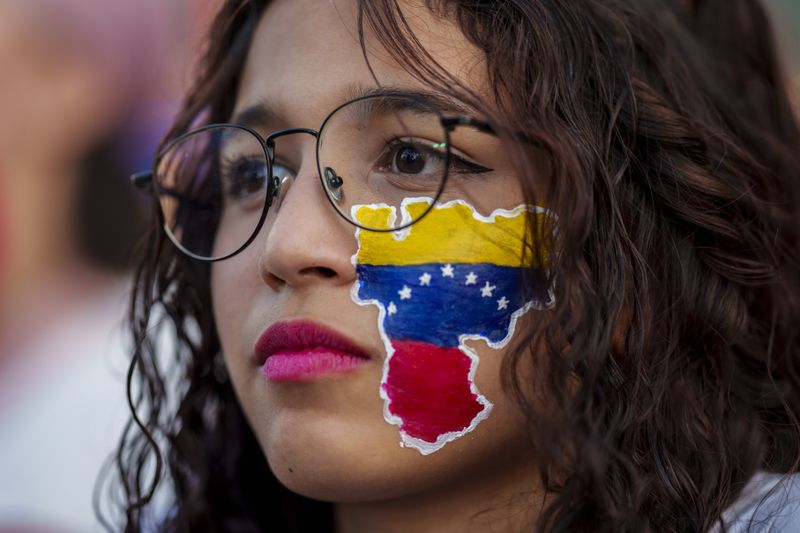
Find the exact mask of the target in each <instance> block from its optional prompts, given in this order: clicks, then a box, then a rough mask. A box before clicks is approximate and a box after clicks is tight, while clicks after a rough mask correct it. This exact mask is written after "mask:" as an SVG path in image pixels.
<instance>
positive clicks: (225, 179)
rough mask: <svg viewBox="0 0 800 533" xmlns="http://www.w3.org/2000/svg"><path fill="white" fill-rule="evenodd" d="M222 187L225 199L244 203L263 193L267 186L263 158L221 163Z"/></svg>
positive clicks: (238, 159) (239, 159)
mask: <svg viewBox="0 0 800 533" xmlns="http://www.w3.org/2000/svg"><path fill="white" fill-rule="evenodd" d="M221 166H222V171H221V173H222V187H223V191H224V194H225V197H226V198H228V199H231V200H234V201H237V202H239V201H244V200H246V199H247V198H250V197H252V196H253V195H254V194H256V193H259V192H261V191H263V189H264V188H265V187H266V184H267V165H266V164H265V163H264V159H263V158H246V157H241V158H237V159H233V160H226V161H223V162H222V165H221Z"/></svg>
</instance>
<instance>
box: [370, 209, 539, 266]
mask: <svg viewBox="0 0 800 533" xmlns="http://www.w3.org/2000/svg"><path fill="white" fill-rule="evenodd" d="M428 205H430V202H429V201H426V200H425V199H421V200H417V201H410V202H408V203H404V205H403V206H402V207H401V210H407V212H408V215H409V216H410V217H411V218H412V219H413V218H417V217H418V216H419V215H420V214H421V213H422V212H424V211H425V210H426V209H427V207H428ZM394 211H395V210H394V208H393V207H388V206H371V205H363V206H356V207H355V208H354V215H355V218H356V219H357V220H358V221H359V222H361V223H362V224H364V225H365V226H369V227H373V228H378V229H380V228H390V227H392V226H396V225H399V224H393V223H392V222H393V221H394V220H395V217H396V214H395V212H394ZM545 213H546V211H545V209H543V208H541V207H537V206H525V205H520V206H518V207H517V208H515V209H511V210H507V209H498V210H496V211H494V212H493V213H492V214H491V215H489V216H488V217H484V216H482V215H480V214H478V213H477V212H476V211H475V209H474V208H473V207H472V206H471V205H469V204H467V203H466V202H463V201H460V200H455V201H452V202H447V203H445V204H437V205H436V206H434V208H433V210H432V211H431V212H430V213H428V214H427V215H425V217H424V218H423V219H422V220H420V221H419V222H417V223H416V224H414V225H413V226H411V227H410V228H407V229H405V230H402V231H400V232H391V233H377V232H373V231H363V230H362V231H359V235H358V239H359V244H360V246H359V250H358V254H357V257H356V261H357V262H358V263H359V264H367V265H369V264H372V265H383V264H392V265H421V264H426V263H493V264H495V265H501V266H513V267H519V266H522V265H523V260H522V257H523V245H524V243H525V242H526V241H525V235H526V232H529V229H528V228H529V226H530V222H531V221H530V219H529V218H528V217H531V216H535V217H538V219H539V220H538V222H539V225H538V226H537V227H542V221H543V218H544V215H545ZM539 242H542V241H541V240H540V241H539ZM527 243H528V244H530V243H531V239H530V238H528V240H527ZM528 255H530V254H528ZM527 263H528V264H527V265H526V266H535V265H530V261H527Z"/></svg>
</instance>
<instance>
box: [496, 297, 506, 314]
mask: <svg viewBox="0 0 800 533" xmlns="http://www.w3.org/2000/svg"><path fill="white" fill-rule="evenodd" d="M507 308H508V300H507V299H506V297H505V296H503V297H502V298H500V299H499V300H497V310H498V311H500V310H501V309H507Z"/></svg>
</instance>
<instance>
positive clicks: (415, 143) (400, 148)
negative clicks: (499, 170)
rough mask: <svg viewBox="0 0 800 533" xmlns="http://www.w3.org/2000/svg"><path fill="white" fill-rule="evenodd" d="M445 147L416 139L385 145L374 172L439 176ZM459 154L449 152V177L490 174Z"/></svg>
mask: <svg viewBox="0 0 800 533" xmlns="http://www.w3.org/2000/svg"><path fill="white" fill-rule="evenodd" d="M445 150H446V146H445V144H444V143H435V142H432V141H426V140H421V139H420V140H418V139H396V140H394V141H391V142H389V143H388V144H387V145H386V148H385V149H384V152H383V155H382V156H381V157H380V159H379V166H378V170H379V171H380V172H383V173H387V174H391V175H395V176H398V175H405V176H418V177H421V176H429V177H436V178H438V177H439V176H442V175H443V174H444V171H445V159H446V151H445ZM491 171H492V169H491V168H487V167H484V166H482V165H479V164H477V163H474V162H472V161H469V160H468V159H467V158H466V157H464V156H461V155H460V154H459V153H457V152H455V151H454V150H451V152H450V159H449V162H448V172H449V173H450V174H483V173H485V172H491Z"/></svg>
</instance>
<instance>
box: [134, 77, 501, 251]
mask: <svg viewBox="0 0 800 533" xmlns="http://www.w3.org/2000/svg"><path fill="white" fill-rule="evenodd" d="M391 97H395V98H406V99H409V100H416V101H418V102H419V103H420V104H421V105H424V106H426V107H428V108H430V109H431V110H432V111H433V112H435V113H436V115H437V118H438V119H439V123H440V124H441V125H442V129H443V131H444V142H445V154H444V175H443V176H442V181H441V183H440V184H439V189H438V190H437V191H436V195H435V196H434V198H433V201H432V202H431V203H430V205H429V206H428V208H427V209H426V210H425V211H424V212H423V213H422V214H421V215H420V216H419V218H417V219H415V220H412V221H411V222H408V223H407V224H404V225H402V226H400V227H397V228H384V229H378V228H369V227H366V226H362V225H361V224H358V223H357V222H355V221H354V220H352V219H350V218H349V217H348V216H347V215H346V214H345V213H343V212H342V211H341V209H339V207H338V206H337V205H336V203H335V201H334V198H332V196H331V195H332V193H331V191H330V189H329V186H328V185H326V184H325V178H326V172H324V169H322V168H321V166H320V148H321V147H320V138H321V134H322V132H323V131H324V129H325V125H326V124H327V123H328V122H329V121H330V120H331V118H332V117H333V116H334V115H335V114H336V113H337V112H338V111H339V110H341V109H342V108H344V107H347V106H349V105H352V104H354V103H357V102H361V101H364V100H370V99H385V98H391ZM458 126H468V127H472V128H475V129H477V130H478V131H481V132H483V133H489V134H492V135H495V130H494V129H493V128H492V126H490V125H489V124H488V123H487V122H484V121H482V120H479V119H476V118H473V117H469V116H465V115H451V116H445V115H443V114H442V113H441V112H440V111H439V110H438V109H437V108H436V106H434V105H433V104H431V103H430V102H429V101H427V100H426V99H424V98H421V97H419V96H417V95H409V94H404V93H398V92H391V93H386V94H377V95H376V94H371V95H367V96H360V97H358V98H353V99H351V100H347V101H345V102H343V103H341V104H339V105H337V106H336V107H335V108H334V109H333V110H332V111H331V112H330V113H328V115H327V116H326V117H325V119H324V120H323V121H322V124H321V125H320V127H319V130H313V129H310V128H287V129H282V130H278V131H274V132H272V133H270V134H269V135H267V136H266V137H264V136H262V135H261V134H260V133H258V132H257V131H256V130H254V129H252V128H250V127H248V126H244V125H242V124H232V123H216V124H208V125H206V126H202V127H200V128H196V129H193V130H190V131H187V132H186V133H183V134H181V135H179V136H178V137H176V138H175V139H173V140H172V141H170V142H169V143H167V144H166V145H165V146H164V148H162V149H161V151H160V152H159V153H158V155H157V156H156V158H155V159H154V161H153V166H152V168H151V169H150V170H148V171H144V172H138V173H136V174H133V175H132V176H131V178H130V179H131V183H132V184H133V186H134V187H136V188H137V189H139V190H141V191H143V192H146V193H148V194H152V195H155V196H156V197H159V196H162V195H166V196H175V193H174V192H172V191H169V190H167V189H162V188H161V187H160V185H159V183H158V180H157V179H154V176H156V175H157V172H156V170H157V169H158V165H159V164H160V163H161V160H162V158H163V157H164V156H165V155H166V154H168V153H169V152H170V150H171V149H172V148H173V147H175V146H177V145H179V144H181V143H182V142H183V141H185V140H186V139H187V138H189V137H191V136H193V135H196V134H198V133H202V132H204V131H209V130H214V129H221V128H233V129H238V130H242V131H245V132H247V133H249V134H250V135H252V136H254V137H255V138H256V139H257V140H258V142H259V144H260V146H261V149H262V150H263V151H264V159H265V160H266V161H267V189H266V192H265V194H266V199H265V202H264V206H263V207H262V209H261V215H260V217H259V219H258V224H256V227H255V228H254V229H253V232H252V234H251V235H250V237H249V238H248V239H247V240H246V241H245V242H244V244H242V245H241V246H240V247H239V248H237V249H236V250H234V251H233V252H230V253H228V254H225V255H222V256H219V257H206V256H202V255H198V254H195V253H194V252H192V251H190V250H188V249H187V248H185V247H184V246H183V245H182V244H181V243H180V241H179V239H178V238H177V237H176V236H175V235H174V234H173V233H172V230H171V229H170V228H169V227H168V225H167V224H166V222H165V216H164V212H163V209H162V208H161V203H160V202H158V212H159V218H160V221H161V223H162V226H163V228H164V231H165V232H166V233H167V236H168V237H169V240H170V241H172V244H174V245H175V246H176V247H177V248H178V249H179V250H180V251H181V252H182V253H184V254H185V255H187V256H189V257H191V258H192V259H196V260H198V261H205V262H216V261H222V260H225V259H229V258H231V257H233V256H235V255H237V254H239V253H240V252H241V251H242V250H244V249H245V248H247V247H248V246H249V245H250V244H251V243H252V242H253V241H254V240H255V238H256V236H258V233H259V232H260V231H261V228H262V227H263V225H264V221H265V220H266V218H267V213H268V211H269V208H270V207H271V205H272V202H273V201H274V200H275V198H277V197H278V195H279V194H280V188H281V183H280V181H279V180H278V178H277V177H275V176H274V175H273V166H274V164H275V141H276V140H277V139H279V138H281V137H285V136H287V135H295V134H301V133H302V134H308V135H311V136H312V137H314V138H315V139H316V150H315V155H316V159H317V175H318V177H319V180H320V185H322V188H323V190H324V191H325V196H326V197H327V198H328V201H329V202H330V203H331V206H332V207H333V208H334V210H335V211H336V213H338V214H339V216H341V217H342V218H343V219H344V220H346V221H347V222H349V223H350V224H352V225H353V226H356V227H358V228H361V229H363V230H366V231H374V232H378V233H389V232H393V231H401V230H403V229H406V228H408V227H410V226H412V225H413V224H416V223H417V222H419V221H420V220H422V219H423V218H425V216H426V215H427V214H428V213H430V211H431V210H432V209H433V206H434V205H435V204H436V201H437V200H438V199H439V197H440V196H441V195H442V192H443V191H444V189H445V186H446V185H447V177H448V174H449V167H450V158H451V154H450V133H451V132H452V131H453V130H454V129H455V128H457V127H458ZM334 177H337V176H335V175H334Z"/></svg>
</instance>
